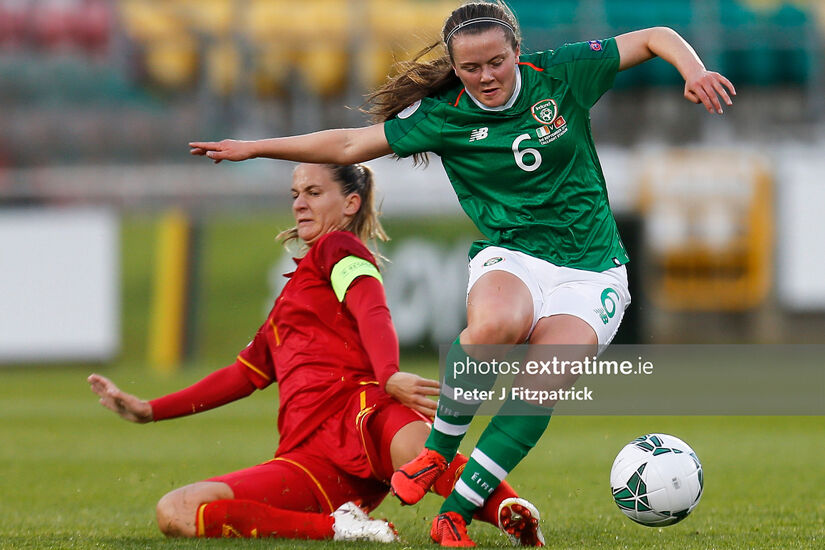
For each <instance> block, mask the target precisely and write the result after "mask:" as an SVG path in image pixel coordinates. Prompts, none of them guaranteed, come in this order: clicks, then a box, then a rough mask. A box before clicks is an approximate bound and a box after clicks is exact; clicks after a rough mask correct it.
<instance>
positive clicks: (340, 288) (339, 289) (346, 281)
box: [329, 256, 384, 302]
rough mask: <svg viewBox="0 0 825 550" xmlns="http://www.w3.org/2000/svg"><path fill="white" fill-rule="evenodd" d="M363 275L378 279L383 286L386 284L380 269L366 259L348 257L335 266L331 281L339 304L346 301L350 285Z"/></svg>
mask: <svg viewBox="0 0 825 550" xmlns="http://www.w3.org/2000/svg"><path fill="white" fill-rule="evenodd" d="M361 275H367V276H369V277H375V278H376V279H378V282H380V283H381V284H383V283H384V280H383V279H382V278H381V273H379V271H378V268H377V267H375V266H374V265H373V264H372V262H370V261H368V260H365V259H364V258H359V257H358V256H347V257H346V258H344V259H342V260H340V261H339V262H338V263H337V264H335V266H334V267H333V268H332V273H330V276H329V280H330V282H331V283H332V290H333V292H335V297H336V298H338V301H339V302H343V301H344V296H345V295H346V294H347V289H348V288H349V285H351V284H352V281H354V280H355V279H357V278H358V277H360V276H361Z"/></svg>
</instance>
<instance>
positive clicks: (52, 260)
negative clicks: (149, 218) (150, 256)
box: [0, 207, 120, 364]
mask: <svg viewBox="0 0 825 550" xmlns="http://www.w3.org/2000/svg"><path fill="white" fill-rule="evenodd" d="M119 346H120V221H119V218H118V216H117V214H116V213H115V212H114V211H112V210H109V209H105V208H39V207H27V208H17V209H11V208H6V209H0V364H13V363H32V362H54V361H75V360H86V361H106V360H109V359H111V358H113V357H114V355H115V354H116V353H117V351H118V348H119Z"/></svg>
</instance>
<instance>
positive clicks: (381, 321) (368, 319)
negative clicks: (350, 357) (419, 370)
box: [345, 277, 398, 389]
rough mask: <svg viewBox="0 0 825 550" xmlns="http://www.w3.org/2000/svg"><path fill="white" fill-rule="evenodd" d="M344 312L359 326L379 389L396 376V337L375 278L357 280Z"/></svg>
mask: <svg viewBox="0 0 825 550" xmlns="http://www.w3.org/2000/svg"><path fill="white" fill-rule="evenodd" d="M345 303H346V306H347V308H348V309H349V310H350V312H351V313H352V315H353V317H355V321H356V323H358V333H359V335H360V336H361V343H362V344H363V345H364V349H365V350H366V352H367V355H368V356H369V358H370V363H371V364H372V368H373V371H374V372H375V376H376V378H377V380H378V384H379V387H380V388H381V389H384V386H385V385H386V383H387V380H388V379H389V377H390V376H392V375H393V374H395V373H396V372H398V336H397V335H396V334H395V328H394V327H393V325H392V319H391V318H390V310H389V308H388V307H387V301H386V299H385V297H384V286H383V285H382V284H381V282H380V281H378V279H376V278H375V277H358V278H357V279H355V281H353V283H352V284H351V285H350V287H349V289H348V290H347V295H346V299H345Z"/></svg>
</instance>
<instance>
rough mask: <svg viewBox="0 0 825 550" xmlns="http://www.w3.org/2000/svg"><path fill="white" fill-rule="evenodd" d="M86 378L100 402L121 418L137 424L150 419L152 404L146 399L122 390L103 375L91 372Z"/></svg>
mask: <svg viewBox="0 0 825 550" xmlns="http://www.w3.org/2000/svg"><path fill="white" fill-rule="evenodd" d="M86 380H87V381H88V382H89V385H90V386H91V387H92V391H93V392H95V393H96V394H97V395H98V396H100V404H101V405H103V406H104V407H106V408H107V409H109V410H111V411H114V412H116V413H117V414H119V415H120V416H121V418H124V419H125V420H128V421H129V422H137V423H138V424H145V423H147V422H151V421H152V419H153V418H152V406H151V405H150V404H149V402H148V401H144V400H143V399H140V398H138V397H135V396H134V395H132V394H130V393H126V392H124V391H122V390H121V389H120V388H118V387H117V386H116V385H115V383H114V382H112V381H111V380H109V379H108V378H106V377H105V376H101V375H99V374H92V375H91V376H89V378H87V379H86Z"/></svg>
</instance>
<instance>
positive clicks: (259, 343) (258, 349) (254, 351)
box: [237, 317, 277, 390]
mask: <svg viewBox="0 0 825 550" xmlns="http://www.w3.org/2000/svg"><path fill="white" fill-rule="evenodd" d="M267 334H270V335H272V336H274V335H276V334H277V329H276V328H275V325H274V323H272V318H271V317H270V318H267V320H266V322H265V323H264V324H263V325H261V328H259V329H258V332H257V333H255V338H253V339H252V341H251V342H249V345H247V346H246V347H245V348H244V349H243V350H241V352H240V353H239V354H238V358H237V361H238V363H240V364H241V365H243V367H244V368H243V369H241V370H242V371H243V373H244V375H245V376H246V377H247V378H248V379H249V381H250V382H252V383H253V384H255V387H256V388H258V389H259V390H262V389H264V388H265V387H267V386H268V385H270V384H271V383H273V382H275V381H276V375H275V364H274V363H273V361H272V353H270V350H269V342H268V340H267ZM276 339H277V338H276Z"/></svg>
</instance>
